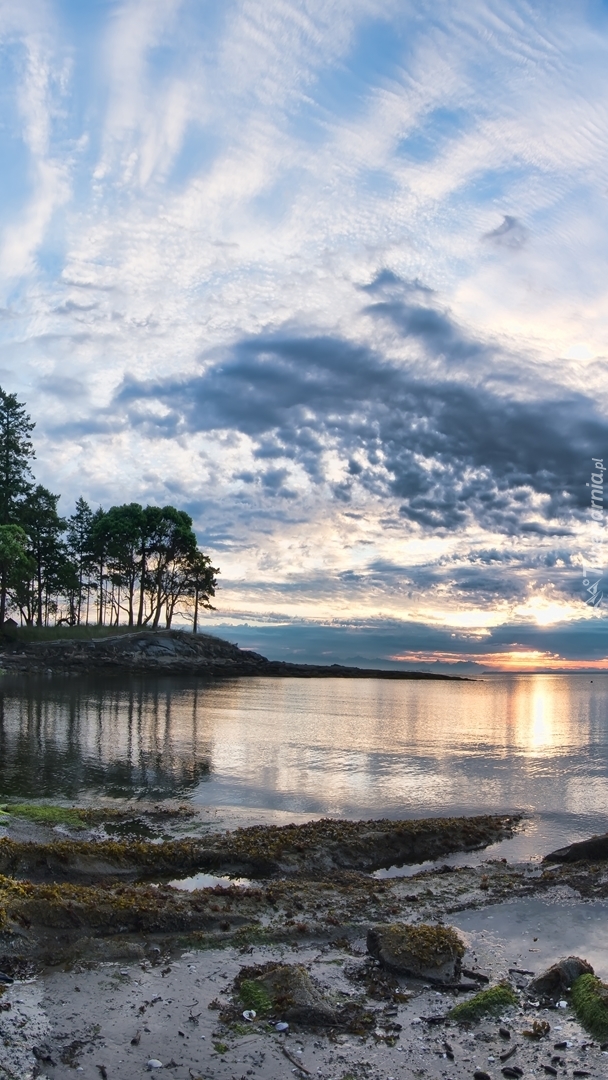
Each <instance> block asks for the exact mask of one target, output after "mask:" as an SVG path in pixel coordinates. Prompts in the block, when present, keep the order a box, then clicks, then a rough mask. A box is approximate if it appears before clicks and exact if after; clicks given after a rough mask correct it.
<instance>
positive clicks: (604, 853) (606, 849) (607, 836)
mask: <svg viewBox="0 0 608 1080" xmlns="http://www.w3.org/2000/svg"><path fill="white" fill-rule="evenodd" d="M584 859H592V860H597V859H600V860H601V859H608V833H602V835H601V836H592V837H591V838H590V839H589V840H580V841H579V842H578V843H576V844H568V846H567V847H563V848H558V849H557V851H552V852H551V853H550V854H549V855H545V857H544V859H543V862H553V863H573V862H581V860H584Z"/></svg>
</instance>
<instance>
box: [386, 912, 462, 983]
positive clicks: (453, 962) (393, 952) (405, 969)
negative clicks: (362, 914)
mask: <svg viewBox="0 0 608 1080" xmlns="http://www.w3.org/2000/svg"><path fill="white" fill-rule="evenodd" d="M367 950H368V952H369V953H370V954H371V955H372V956H373V957H374V958H375V959H376V960H379V961H380V963H381V964H382V966H383V967H385V968H388V970H389V971H394V972H395V973H396V974H398V975H410V976H413V977H414V978H417V979H427V980H428V981H429V982H434V983H453V982H458V980H459V978H460V970H461V963H462V957H463V956H464V952H465V948H464V944H463V942H462V941H461V939H460V938H459V936H458V934H457V933H456V931H455V930H453V929H452V927H451V926H428V925H426V924H425V923H420V924H419V925H417V926H413V925H410V924H409V923H387V924H386V925H380V926H374V927H372V928H371V929H370V930H368V932H367Z"/></svg>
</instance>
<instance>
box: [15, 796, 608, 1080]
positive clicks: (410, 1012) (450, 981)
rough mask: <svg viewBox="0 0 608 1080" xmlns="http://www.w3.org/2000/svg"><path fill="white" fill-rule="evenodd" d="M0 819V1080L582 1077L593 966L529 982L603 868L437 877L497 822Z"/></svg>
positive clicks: (598, 1060) (488, 836) (586, 1068)
mask: <svg viewBox="0 0 608 1080" xmlns="http://www.w3.org/2000/svg"><path fill="white" fill-rule="evenodd" d="M1 822H2V831H3V833H4V836H3V838H2V839H0V874H1V876H0V988H2V989H4V993H1V990H0V1076H3V1075H5V1076H8V1077H11V1078H12V1077H19V1078H27V1077H30V1076H31V1077H33V1076H41V1077H48V1078H49V1080H51V1078H55V1077H57V1078H59V1077H61V1078H64V1077H66V1076H71V1075H72V1074H74V1075H76V1074H77V1075H78V1076H82V1077H84V1080H93V1078H95V1080H99V1078H100V1077H101V1078H102V1080H107V1078H116V1080H131V1078H132V1077H134V1076H138V1075H143V1074H144V1073H145V1072H146V1071H149V1072H155V1071H156V1070H158V1071H159V1074H162V1075H164V1074H165V1073H166V1074H168V1075H170V1076H172V1077H175V1078H176V1080H182V1078H183V1080H186V1078H188V1080H199V1078H200V1080H202V1078H205V1080H214V1078H217V1080H233V1078H234V1080H241V1078H242V1077H247V1078H248V1077H259V1078H260V1080H279V1078H283V1077H285V1076H286V1075H289V1074H291V1073H293V1075H295V1076H304V1077H305V1076H310V1075H315V1076H317V1077H318V1078H319V1080H375V1078H376V1077H377V1078H378V1080H380V1078H382V1080H389V1078H390V1077H393V1078H394V1080H397V1078H401V1077H403V1078H404V1080H405V1078H407V1080H409V1078H411V1077H420V1078H427V1077H428V1078H432V1080H439V1078H442V1080H457V1078H458V1080H460V1078H464V1077H470V1078H476V1080H487V1078H488V1077H490V1080H499V1077H502V1076H504V1077H522V1076H526V1077H527V1076H533V1075H535V1076H539V1075H548V1076H568V1077H570V1076H573V1077H577V1076H578V1077H583V1076H589V1077H597V1078H599V1077H601V1076H603V1075H605V1073H606V1062H607V1061H608V1057H607V1056H606V1052H607V1051H608V1005H606V1006H605V1007H604V1006H603V1005H602V1004H601V1003H602V1000H603V999H602V994H605V995H606V1001H607V1002H608V989H606V988H603V984H602V983H601V980H600V979H598V978H597V972H598V968H599V973H600V974H601V973H602V972H601V966H602V957H601V956H599V953H598V956H599V963H598V958H597V957H595V956H593V955H586V956H584V957H582V958H580V959H579V958H578V957H571V958H570V960H569V962H568V964H567V965H566V966H565V967H563V968H561V969H560V970H559V972H558V973H557V974H555V972H554V971H551V970H550V971H548V972H546V973H545V972H544V968H546V967H548V968H550V965H551V964H552V963H554V962H555V961H558V960H560V959H562V958H563V955H564V954H563V949H564V948H565V947H566V938H567V930H568V927H569V926H570V925H572V924H573V918H572V916H571V915H570V916H567V915H566V908H564V907H563V905H569V907H568V908H567V910H568V911H570V912H571V911H572V910H574V908H575V905H577V904H579V905H584V906H585V911H586V912H587V916H586V918H589V913H590V912H593V911H595V910H597V912H598V916H599V920H600V921H599V922H598V926H601V925H602V920H604V921H605V919H606V917H607V915H608V864H606V863H605V862H604V863H602V862H601V861H594V862H590V861H588V860H584V859H583V860H579V861H577V862H564V861H562V862H545V863H542V864H526V865H518V864H509V863H508V862H507V861H506V859H502V858H500V859H492V860H488V861H485V862H482V863H481V864H479V865H468V866H466V865H465V866H459V867H454V866H448V865H443V863H442V862H441V859H443V858H445V857H446V856H447V854H448V853H449V852H455V851H470V852H472V851H474V850H476V849H479V848H482V847H483V846H485V845H487V844H490V843H496V842H499V841H501V840H502V841H505V840H506V838H508V837H509V836H510V835H512V833H513V830H515V829H516V828H518V819H517V818H516V817H505V816H493V817H490V816H486V817H477V818H459V819H428V820H421V821H407V822H388V821H373V822H369V821H367V822H347V821H318V822H310V823H309V824H308V825H303V826H288V827H282V828H280V827H268V828H263V827H255V828H249V829H239V830H236V831H234V832H232V833H222V834H218V833H213V832H210V831H207V830H201V824H200V821H199V819H198V816H197V812H196V811H195V810H193V809H191V808H189V807H167V806H162V807H153V806H145V805H144V806H137V807H123V808H122V809H114V810H111V809H107V808H99V809H95V808H94V809H92V808H77V807H66V808H61V807H57V808H52V807H27V806H17V805H16V804H12V805H8V806H5V807H4V811H3V813H2V818H1ZM142 831H145V832H146V834H147V836H148V840H147V841H146V842H142V841H141V840H140V839H139V837H140V836H141V834H142ZM118 837H120V838H118ZM429 858H432V859H435V860H438V861H436V863H435V865H434V866H433V868H432V869H430V870H423V871H420V872H418V873H415V874H414V876H409V877H387V878H378V877H377V876H374V874H375V873H377V872H378V871H379V870H381V868H382V867H387V866H389V865H391V864H395V863H410V864H415V863H419V862H421V861H423V860H426V859H429ZM209 871H212V872H213V873H214V874H215V875H218V876H216V877H215V878H205V873H206V872H209ZM229 872H230V873H239V874H241V875H242V874H245V873H246V874H247V875H248V876H247V877H240V878H238V879H232V880H231V879H230V878H229V877H228V876H227V875H228V873H229ZM220 874H221V875H223V876H222V877H219V875H220ZM187 875H190V878H189V879H188V877H187ZM169 879H171V880H169ZM197 886H202V887H197ZM560 905H562V907H561V908H560ZM562 910H563V919H561V916H560V912H561V911H562ZM552 911H556V912H557V926H558V929H557V932H556V933H555V934H554V937H553V938H551V937H550V934H549V928H550V925H551V918H552V917H551V916H550V913H551V912H552ZM547 913H549V915H548V914H547ZM517 919H519V923H517V925H516V926H515V930H514V932H513V925H512V924H513V920H515V921H517ZM554 921H555V920H554ZM491 926H494V928H495V930H494V933H493V934H488V933H487V931H486V929H485V928H486V927H491ZM501 927H502V928H503V929H502V930H501ZM505 927H506V929H505ZM501 934H502V938H501ZM600 939H601V933H600V934H599V935H598V937H597V939H595V940H597V941H598V943H599V941H600ZM501 940H502V941H503V942H504V944H503V945H501V944H500V941H501ZM590 940H591V941H593V940H594V939H593V937H592V938H591V939H589V938H587V939H585V944H588V943H589V941H590ZM539 963H540V967H539ZM594 968H595V974H594ZM539 976H542V977H541V978H540V979H539ZM581 980H582V981H581ZM585 980H586V981H585ZM594 995H595V996H594ZM598 1000H599V1001H600V1006H598V1008H599V1009H600V1013H599V1014H598V1013H597V1008H596V1004H597V1001H598ZM589 1001H591V1005H592V1007H589V1008H590V1011H589V1008H587V1007H588V1006H589ZM586 1008H587V1012H586V1011H585V1009H586ZM602 1008H603V1009H604V1012H605V1016H604V1013H602V1011H601V1010H602ZM594 1009H595V1012H594V1011H593V1010H594ZM598 1015H599V1020H598ZM590 1017H591V1019H590ZM593 1017H595V1019H593ZM604 1020H605V1022H606V1025H607V1026H606V1034H605V1035H603V1034H602V1033H603V1032H604V1027H603V1026H602V1025H603V1023H604ZM594 1025H595V1027H594ZM604 1038H605V1039H606V1043H605V1044H604V1041H603V1040H604ZM163 1070H164V1072H162V1071H163Z"/></svg>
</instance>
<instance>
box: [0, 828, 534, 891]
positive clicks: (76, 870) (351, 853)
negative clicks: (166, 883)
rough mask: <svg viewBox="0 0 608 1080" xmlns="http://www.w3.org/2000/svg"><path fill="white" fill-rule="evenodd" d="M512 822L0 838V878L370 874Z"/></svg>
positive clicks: (480, 839)
mask: <svg viewBox="0 0 608 1080" xmlns="http://www.w3.org/2000/svg"><path fill="white" fill-rule="evenodd" d="M518 820H519V819H518V818H517V817H509V816H502V815H495V816H490V815H488V816H486V815H484V816H480V817H473V818H426V819H424V818H423V819H421V820H417V821H387V820H380V821H344V820H339V821H335V820H332V819H329V818H325V819H321V820H320V821H309V822H306V823H305V824H303V825H283V826H276V825H268V826H264V825H253V826H251V827H250V828H247V829H236V830H235V832H233V833H229V834H225V833H222V834H217V833H211V834H209V835H208V836H206V837H205V838H204V839H184V840H171V841H167V842H165V843H144V842H117V841H115V840H102V841H98V842H91V841H81V840H77V839H70V840H53V841H52V842H51V843H31V842H30V843H20V842H18V841H14V840H11V839H9V838H3V839H0V874H10V875H12V876H14V877H18V878H27V879H29V880H31V881H66V880H72V881H89V882H91V881H98V880H100V879H104V880H109V879H110V878H114V879H116V880H120V879H123V880H125V879H126V880H132V879H135V878H138V877H142V876H154V877H157V878H158V876H160V877H163V876H165V877H168V876H171V875H175V874H180V873H181V874H186V873H188V872H193V871H207V872H213V873H217V872H218V871H221V872H222V873H229V874H236V875H238V874H244V875H247V876H250V877H255V878H267V877H276V876H279V875H301V874H318V875H321V874H331V873H333V872H335V871H337V870H340V871H351V870H357V871H363V872H365V873H371V872H372V871H374V870H377V869H380V868H381V867H387V866H391V865H392V864H404V863H418V862H425V861H426V860H427V859H433V858H436V857H437V856H440V855H447V854H448V853H450V852H453V851H472V850H474V849H476V848H482V847H485V846H486V845H487V844H490V843H493V842H496V841H497V840H499V839H502V838H504V837H507V836H511V835H512V834H513V831H514V828H515V826H516V824H517V822H518Z"/></svg>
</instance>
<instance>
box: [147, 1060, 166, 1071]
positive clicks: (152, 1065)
mask: <svg viewBox="0 0 608 1080" xmlns="http://www.w3.org/2000/svg"><path fill="white" fill-rule="evenodd" d="M162 1067H163V1063H162V1061H159V1060H158V1058H150V1060H149V1062H148V1068H149V1069H162Z"/></svg>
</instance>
